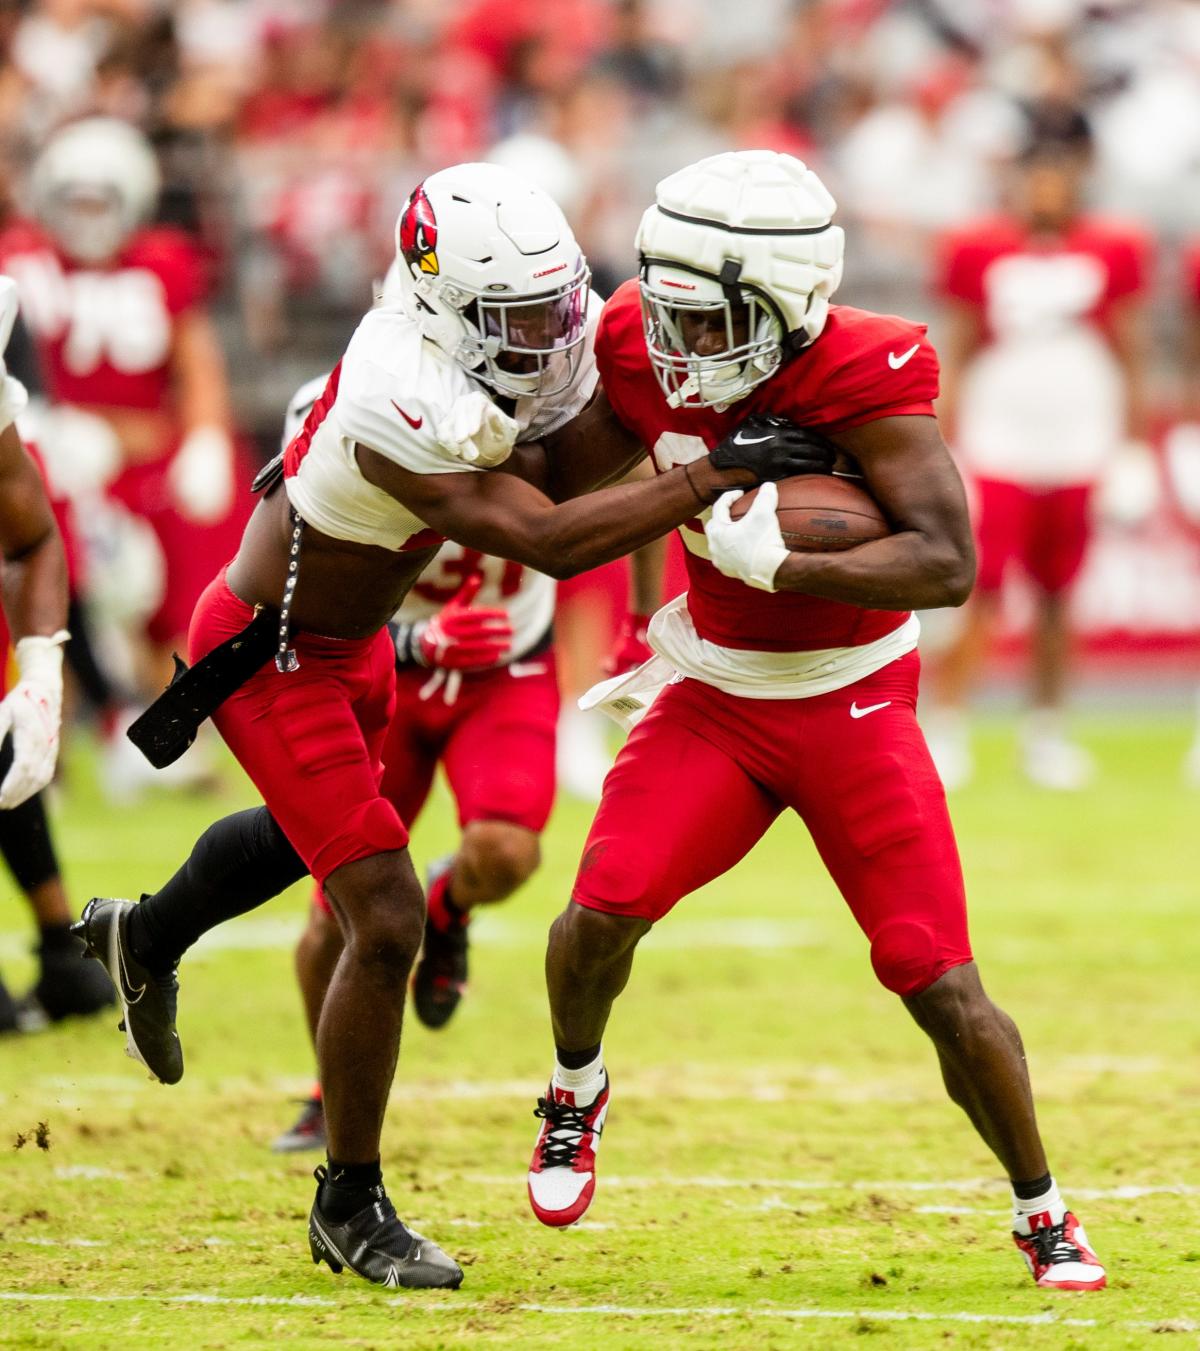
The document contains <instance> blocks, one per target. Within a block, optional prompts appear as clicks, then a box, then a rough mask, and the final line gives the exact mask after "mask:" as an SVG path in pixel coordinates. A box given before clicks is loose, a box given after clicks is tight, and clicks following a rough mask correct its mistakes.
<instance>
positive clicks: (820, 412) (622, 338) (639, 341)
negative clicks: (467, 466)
mask: <svg viewBox="0 0 1200 1351" xmlns="http://www.w3.org/2000/svg"><path fill="white" fill-rule="evenodd" d="M596 363H597V365H598V366H599V368H600V378H601V380H602V381H603V383H604V390H605V393H606V394H607V396H608V400H609V402H610V403H611V404H612V407H613V410H614V411H615V412H616V414H617V416H618V417H619V418H620V419H621V421H622V422H623V423H624V424H625V425H626V426H627V427H628V428H629V430H630V431H632V432H633V433H634V434H635V435H637V436H638V437H640V438H641V441H642V444H643V445H644V446H646V447H647V448H648V449H649V450H650V451H651V453H652V455H653V457H654V463H655V468H656V469H658V470H659V471H660V472H661V471H664V470H666V469H670V468H671V467H672V466H673V465H677V464H686V463H688V462H690V461H692V460H696V459H699V458H701V457H702V456H704V455H706V454H707V453H708V452H709V451H710V450H712V449H713V448H714V447H715V446H716V445H718V443H719V442H721V441H722V440H724V438H725V436H726V435H727V434H728V433H729V432H730V431H732V430H733V428H734V427H736V426H737V424H738V423H739V422H741V421H742V419H743V418H745V417H747V416H749V414H751V413H774V414H777V415H779V416H780V417H786V418H789V419H790V420H791V421H792V422H795V423H797V424H799V425H800V426H802V427H813V428H817V429H819V430H820V431H821V432H823V433H825V434H826V435H829V436H836V434H837V433H838V432H839V431H845V430H848V429H849V428H851V427H859V426H862V425H863V424H864V423H867V422H874V421H876V420H877V419H879V418H885V417H901V416H904V415H906V414H918V415H921V416H925V417H932V416H933V400H934V399H935V398H936V397H937V392H938V363H937V356H936V354H935V353H934V350H933V348H932V346H930V344H929V342H928V341H927V340H926V338H925V326H924V325H923V324H914V323H910V322H909V321H908V320H907V319H899V318H896V317H895V316H893V315H884V314H871V313H869V312H868V311H866V310H856V309H851V308H850V307H849V306H848V305H833V306H831V307H830V310H829V319H828V321H827V322H826V325H825V327H824V329H823V330H822V332H821V335H820V337H818V338H817V339H816V341H815V342H813V343H812V344H811V345H810V346H809V347H806V348H805V349H804V350H803V351H801V352H799V353H798V354H797V355H796V356H794V357H793V358H791V360H789V361H788V362H787V363H786V364H785V365H784V366H783V367H782V368H781V369H780V370H779V371H778V372H776V374H775V375H773V376H772V377H771V378H770V379H769V380H766V381H764V382H763V383H762V384H761V385H759V386H758V388H757V389H754V390H752V391H751V392H750V393H749V394H748V395H747V396H746V397H745V398H744V399H739V400H738V401H737V403H735V404H733V405H732V406H731V407H730V408H728V409H726V410H725V411H724V412H718V411H717V410H716V409H714V408H677V409H673V408H670V407H668V405H667V401H666V397H665V396H664V394H663V392H662V389H661V387H660V386H659V383H658V380H657V378H656V377H655V374H654V370H653V368H652V367H651V365H650V357H649V355H648V353H647V351H646V339H645V336H644V331H643V327H642V313H641V302H640V300H639V296H638V285H637V282H636V281H629V282H626V283H625V284H624V285H623V286H622V287H620V289H619V290H618V291H617V292H616V294H615V295H614V296H613V297H612V299H611V300H610V301H609V302H608V304H607V305H606V306H605V307H604V313H603V315H602V316H601V319H600V328H599V331H598V332H597V334H596ZM707 514H708V513H707V512H705V513H704V516H702V517H700V518H697V519H696V520H692V521H689V522H688V523H687V524H686V525H684V526H682V527H681V528H680V535H681V537H682V539H683V542H684V545H685V546H686V554H685V558H686V562H687V571H688V583H689V589H688V610H689V612H690V614H691V617H692V622H693V624H694V625H695V627H696V632H697V633H698V634H699V635H700V637H702V638H707V639H708V640H709V641H710V642H714V643H719V644H720V645H721V646H722V647H731V648H741V649H748V650H754V651H767V652H798V651H812V650H815V649H820V648H833V647H859V646H861V645H862V644H864V643H870V642H874V641H875V640H876V639H878V638H882V637H883V636H884V635H885V634H888V633H891V632H892V630H894V629H896V628H898V627H899V626H900V625H901V624H902V623H903V622H904V621H905V620H906V619H907V618H908V616H907V614H900V613H897V612H896V611H895V610H868V609H864V608H863V607H862V606H858V605H848V604H846V603H845V602H842V601H833V600H824V599H822V598H820V597H817V596H805V595H801V594H800V593H798V592H792V591H779V592H766V591H759V590H757V589H756V588H754V587H750V586H746V585H745V584H744V583H743V582H740V581H738V580H737V579H736V578H733V577H726V576H724V575H723V574H722V573H720V572H718V571H717V569H716V568H715V567H714V566H713V565H712V563H711V562H709V560H708V548H707V540H706V539H705V536H704V519H705V518H706V517H707Z"/></svg>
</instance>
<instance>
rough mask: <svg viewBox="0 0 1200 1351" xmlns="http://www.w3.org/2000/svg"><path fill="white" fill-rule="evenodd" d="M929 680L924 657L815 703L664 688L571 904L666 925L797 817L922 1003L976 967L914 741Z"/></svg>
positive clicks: (933, 785) (616, 783)
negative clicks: (782, 821)
mask: <svg viewBox="0 0 1200 1351" xmlns="http://www.w3.org/2000/svg"><path fill="white" fill-rule="evenodd" d="M919 671H920V662H919V659H918V657H917V654H916V653H915V652H913V653H910V654H909V655H908V656H905V657H901V658H900V659H899V660H898V661H894V662H892V663H891V664H890V665H889V666H886V667H884V669H883V670H881V671H877V672H876V673H875V674H874V675H872V676H868V677H867V678H866V679H865V680H860V681H858V682H857V683H855V684H853V685H847V686H846V687H845V688H844V689H840V690H835V691H834V692H833V693H831V694H823V695H818V696H816V697H815V698H811V699H778V700H766V699H741V698H737V697H736V696H734V695H729V694H722V693H721V692H720V691H719V690H716V689H713V688H712V687H711V686H709V685H704V684H702V683H700V682H699V681H696V680H684V681H682V682H681V683H679V684H677V685H668V686H667V688H666V689H665V690H664V691H663V692H662V693H661V694H660V695H659V696H658V698H657V699H656V700H655V702H654V706H653V707H652V708H651V710H650V712H649V713H648V714H647V715H646V717H645V718H644V719H643V720H642V722H641V723H639V724H638V726H637V727H636V728H635V729H634V731H633V733H632V734H631V736H630V738H629V740H628V741H627V742H626V744H625V748H624V749H623V750H622V751H621V754H620V755H619V756H618V757H617V762H616V764H615V765H614V766H613V769H612V771H611V772H610V774H609V776H608V778H607V780H606V781H605V784H604V796H603V798H602V800H601V802H600V808H599V811H598V812H597V815H596V820H595V822H594V824H593V826H592V829H591V833H590V834H589V836H588V840H587V844H586V845H585V847H584V853H583V860H582V862H581V863H580V867H579V874H578V877H577V878H576V882H575V890H574V893H573V899H574V900H575V901H577V902H578V903H579V904H580V905H583V906H587V907H589V908H590V909H593V910H602V911H604V912H606V913H608V914H615V915H628V916H630V917H632V918H639V919H645V920H650V921H651V922H653V921H656V920H659V919H661V918H662V917H663V916H664V915H665V914H666V913H667V912H668V911H669V910H670V909H671V907H672V906H673V905H674V904H675V903H676V901H678V900H679V899H680V897H682V896H685V895H687V893H688V892H691V891H695V890H696V888H697V887H701V886H703V885H704V884H705V883H706V882H710V881H711V880H712V879H713V878H715V877H719V876H720V875H721V874H722V873H725V872H727V871H728V870H729V869H730V868H732V867H733V865H734V864H735V863H737V862H738V861H739V860H740V859H742V858H743V857H745V855H746V854H747V853H748V852H749V851H750V849H751V848H752V847H753V845H754V844H755V842H756V841H757V840H758V839H759V838H760V837H761V836H762V835H763V834H764V832H765V831H766V829H767V827H768V826H769V825H770V824H771V822H772V821H774V820H775V818H776V817H777V816H778V815H779V813H780V812H781V811H782V810H783V809H784V808H785V807H790V808H791V809H792V810H793V811H795V812H796V813H797V814H798V815H799V816H800V818H801V819H802V820H803V822H804V824H805V825H806V826H807V827H808V830H809V833H810V834H811V836H812V838H813V842H814V843H815V844H816V846H817V850H818V852H819V853H820V855H821V858H822V860H823V861H824V863H825V866H826V867H827V868H828V869H829V872H830V875H831V876H832V877H833V880H834V881H835V882H836V883H837V886H838V889H839V890H840V891H841V893H842V895H843V897H845V900H846V903H847V904H848V905H849V906H850V909H851V911H853V914H854V918H855V919H856V920H857V921H858V924H859V927H860V928H861V929H862V931H863V932H864V933H865V934H866V936H867V938H868V939H869V940H870V943H871V961H872V964H873V966H874V968H875V972H876V974H877V975H878V977H879V979H880V980H881V981H882V983H883V984H884V985H886V986H887V988H888V989H890V990H894V991H895V992H896V993H898V994H902V995H909V994H915V993H917V992H919V991H921V990H923V989H925V988H926V987H927V986H929V985H931V984H932V983H933V982H934V981H935V980H937V979H938V977H939V976H942V975H944V974H945V972H947V971H948V970H950V968H951V967H955V966H961V965H962V964H963V963H964V962H969V961H970V960H971V945H970V940H969V939H968V936H967V911H966V900H965V897H964V894H963V881H962V869H961V867H960V865H959V860H958V850H957V847H956V846H955V842H954V832H953V830H952V828H951V825H950V817H949V814H948V813H947V810H946V796H945V793H944V792H943V790H942V784H941V780H940V779H939V778H938V775H937V771H936V770H935V769H934V767H933V762H932V760H931V759H930V757H929V751H928V750H927V748H926V746H925V739H924V737H923V736H922V734H921V729H920V728H919V727H918V726H917V719H916V712H915V708H916V699H917V680H918V674H919ZM856 712H857V714H858V715H857V716H855V713H856Z"/></svg>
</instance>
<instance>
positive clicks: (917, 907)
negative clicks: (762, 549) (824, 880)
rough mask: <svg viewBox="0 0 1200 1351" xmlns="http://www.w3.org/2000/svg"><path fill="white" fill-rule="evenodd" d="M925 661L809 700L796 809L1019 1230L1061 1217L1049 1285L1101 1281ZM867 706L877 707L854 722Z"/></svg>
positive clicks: (1046, 1265)
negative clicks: (1029, 1058)
mask: <svg viewBox="0 0 1200 1351" xmlns="http://www.w3.org/2000/svg"><path fill="white" fill-rule="evenodd" d="M918 670H919V663H918V661H917V658H916V654H915V653H914V654H910V656H908V657H905V658H902V659H901V660H900V661H898V662H893V663H892V664H891V665H890V666H888V667H886V668H884V670H882V671H879V672H877V673H876V674H875V675H873V676H870V677H868V678H867V679H865V680H862V681H859V682H857V683H856V684H854V685H851V686H848V687H847V688H846V689H843V690H838V691H836V692H835V693H834V694H830V695H825V696H821V697H820V698H817V699H813V700H811V701H808V702H809V705H810V706H809V708H808V709H807V710H806V712H805V715H804V716H805V722H804V728H803V736H804V744H805V746H806V749H807V755H808V760H807V763H808V764H809V765H810V766H812V767H813V769H814V773H813V774H812V775H810V776H806V779H805V781H804V782H802V783H800V784H798V786H797V790H796V793H795V795H794V797H793V799H792V805H794V806H795V807H796V808H797V810H798V811H800V813H801V815H802V816H803V817H804V819H805V822H806V823H807V825H808V827H809V829H810V831H811V832H812V836H813V841H814V843H815V844H816V846H817V849H818V851H819V852H820V854H821V857H822V859H823V860H824V862H825V864H826V866H827V867H828V868H829V871H830V874H831V875H832V876H833V879H834V881H835V882H836V883H837V885H838V888H839V889H840V890H841V892H842V895H843V896H844V897H845V898H846V901H847V903H848V904H849V905H850V908H851V910H852V911H853V913H854V917H855V919H856V920H857V921H858V923H859V925H860V927H861V928H862V930H863V932H864V933H865V934H866V936H867V938H868V939H869V940H870V944H871V964H872V966H873V967H874V969H875V974H876V976H877V977H878V979H879V981H880V982H881V984H883V985H884V986H885V987H886V988H887V989H889V990H891V991H892V992H893V993H895V994H897V995H899V996H900V997H901V999H902V1000H903V1001H904V1004H905V1007H906V1008H907V1009H908V1010H909V1012H910V1013H911V1014H912V1016H913V1018H914V1019H915V1020H916V1022H917V1023H918V1025H919V1026H920V1027H921V1028H922V1029H923V1030H924V1031H925V1032H926V1033H927V1034H928V1036H929V1038H930V1040H931V1041H932V1042H933V1044H934V1047H935V1049H936V1052H937V1056H938V1061H939V1063H940V1065H941V1069H942V1076H943V1079H944V1081H945V1085H946V1089H947V1092H948V1093H949V1095H950V1097H951V1099H952V1100H953V1101H954V1102H955V1103H957V1104H958V1105H959V1106H960V1107H961V1108H962V1109H963V1111H964V1112H965V1113H966V1115H967V1117H968V1118H969V1119H970V1121H971V1122H972V1124H973V1125H974V1126H975V1128H976V1130H977V1131H978V1132H979V1134H980V1136H981V1137H982V1138H983V1140H984V1142H985V1143H986V1144H987V1145H988V1146H989V1148H990V1149H991V1150H992V1151H993V1153H995V1155H996V1157H997V1158H998V1159H999V1160H1000V1162H1001V1164H1002V1165H1003V1166H1004V1168H1005V1170H1006V1172H1007V1174H1008V1176H1009V1178H1010V1179H1011V1181H1012V1185H1013V1192H1014V1207H1015V1211H1016V1220H1015V1228H1016V1231H1017V1233H1018V1234H1021V1236H1022V1237H1023V1238H1026V1239H1029V1241H1030V1242H1034V1240H1033V1239H1031V1238H1030V1237H1029V1236H1030V1233H1031V1226H1032V1227H1033V1228H1036V1227H1037V1222H1038V1221H1040V1220H1042V1218H1043V1216H1049V1217H1050V1218H1049V1219H1046V1220H1045V1221H1044V1223H1043V1224H1042V1227H1043V1228H1045V1229H1047V1231H1048V1235H1047V1236H1046V1237H1043V1238H1041V1239H1038V1240H1036V1243H1035V1247H1037V1245H1041V1246H1042V1247H1045V1249H1046V1251H1045V1253H1044V1254H1043V1257H1044V1258H1045V1260H1044V1261H1042V1265H1041V1269H1040V1270H1037V1271H1035V1275H1036V1276H1038V1278H1039V1280H1040V1283H1042V1284H1045V1285H1053V1286H1057V1287H1059V1288H1080V1289H1083V1288H1087V1289H1092V1288H1098V1286H1099V1285H1102V1284H1103V1281H1104V1272H1103V1269H1102V1268H1101V1267H1100V1266H1099V1264H1098V1263H1096V1261H1095V1257H1094V1255H1093V1254H1092V1253H1091V1252H1090V1249H1088V1248H1087V1244H1086V1239H1085V1238H1083V1237H1082V1231H1080V1233H1079V1234H1078V1235H1076V1234H1075V1221H1074V1219H1073V1217H1070V1216H1069V1215H1068V1213H1067V1212H1066V1210H1065V1208H1064V1207H1063V1206H1062V1203H1061V1201H1060V1200H1059V1199H1058V1193H1057V1190H1056V1189H1055V1188H1054V1185H1053V1182H1052V1180H1051V1179H1050V1177H1049V1173H1048V1169H1047V1165H1046V1155H1045V1151H1044V1149H1043V1146H1042V1141H1041V1137H1040V1135H1039V1133H1038V1128H1037V1120H1036V1116H1035V1113H1034V1106H1033V1095H1032V1091H1031V1088H1030V1084H1029V1075H1028V1070H1027V1067H1026V1063H1025V1053H1024V1048H1023V1046H1022V1044H1021V1038H1020V1034H1019V1033H1018V1031H1017V1028H1016V1026H1015V1024H1014V1023H1013V1021H1012V1019H1011V1018H1009V1017H1008V1015H1007V1014H1006V1013H1004V1012H1003V1011H1002V1010H1001V1009H999V1008H997V1006H996V1005H995V1004H993V1003H992V1001H991V1000H990V999H989V998H988V996H987V994H986V993H985V991H984V988H983V985H982V982H981V981H980V978H979V973H978V970H977V969H976V966H975V963H974V961H973V959H972V955H971V948H970V941H969V938H968V934H967V918H966V900H965V895H964V890H963V881H962V869H961V866H960V864H959V859H958V850H957V847H956V845H955V841H954V833H953V828H952V826H951V824H950V818H949V814H948V812H947V810H946V801H945V794H944V792H943V790H942V786H941V784H940V782H939V781H938V776H937V771H936V769H935V768H934V765H933V761H932V759H931V757H930V756H929V753H928V750H927V748H926V746H925V742H924V738H923V737H922V735H921V731H920V728H919V727H918V725H917V721H916V715H915V707H916V690H917V672H918ZM855 703H856V704H857V705H858V707H859V708H867V707H870V706H871V705H876V706H877V707H876V711H874V712H872V713H871V714H870V715H869V716H862V717H858V718H851V716H850V709H851V707H852V705H853V704H855ZM1022 1230H1023V1231H1024V1232H1023V1234H1022ZM1050 1230H1053V1233H1049V1231H1050ZM1018 1241H1019V1242H1020V1239H1019V1240H1018ZM1047 1245H1048V1246H1047ZM1056 1245H1057V1246H1056ZM1039 1250H1040V1249H1039ZM1022 1252H1023V1253H1025V1252H1026V1248H1025V1247H1024V1246H1022ZM1026 1255H1028V1254H1027V1253H1026ZM1051 1259H1053V1260H1051ZM1039 1260H1040V1259H1039ZM1083 1268H1086V1269H1085V1270H1083Z"/></svg>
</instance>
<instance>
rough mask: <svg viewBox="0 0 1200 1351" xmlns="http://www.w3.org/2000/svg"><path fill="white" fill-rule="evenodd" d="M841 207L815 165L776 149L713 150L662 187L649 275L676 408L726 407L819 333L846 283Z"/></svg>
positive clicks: (661, 376)
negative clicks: (837, 220) (836, 219)
mask: <svg viewBox="0 0 1200 1351" xmlns="http://www.w3.org/2000/svg"><path fill="white" fill-rule="evenodd" d="M835 209H836V203H835V202H834V200H833V198H832V197H831V196H830V195H829V193H828V191H827V190H826V188H825V186H824V184H823V183H822V182H821V180H820V179H819V178H818V177H817V176H816V174H815V173H813V171H812V170H811V169H809V168H808V167H807V166H806V165H805V164H803V163H802V162H801V161H800V160H798V159H796V158H795V157H794V156H792V155H780V154H776V153H774V152H773V151H769V150H739V151H730V152H728V153H726V154H723V155H713V156H710V157H709V158H708V159H703V160H700V161H699V163H697V164H692V165H689V166H688V168H686V169H681V170H679V172H678V173H674V174H672V175H671V176H670V177H669V178H664V179H663V180H662V182H661V183H659V185H658V187H657V188H656V190H655V203H654V205H653V206H652V207H650V209H649V210H648V211H647V212H646V214H645V215H644V216H643V217H642V223H641V225H640V226H639V228H638V234H637V249H638V259H639V269H638V277H639V283H640V287H641V295H642V313H643V317H644V320H645V329H646V346H647V348H648V350H649V354H650V361H651V364H652V365H653V367H654V372H655V374H656V375H657V377H658V382H659V384H660V385H661V386H662V389H663V392H664V393H665V394H666V396H667V402H668V403H669V404H670V405H671V407H673V408H678V407H681V406H690V407H704V408H713V407H715V408H724V407H727V406H728V405H729V404H731V403H734V402H735V401H736V400H738V399H741V398H743V397H745V395H747V394H749V392H750V391H751V390H752V389H753V388H754V387H755V386H756V385H760V384H761V383H762V382H763V381H764V380H766V379H769V378H770V376H772V375H773V374H774V373H775V371H777V370H778V369H779V367H780V365H781V364H782V363H783V360H784V358H785V357H787V356H790V355H792V353H794V352H796V351H798V350H799V349H800V348H802V347H806V346H807V345H808V344H809V343H810V342H812V341H813V339H814V338H816V337H817V335H818V334H819V333H820V332H821V329H822V328H823V327H824V326H825V319H826V316H827V314H828V311H829V297H830V296H831V295H832V294H833V292H834V291H835V290H836V289H837V285H838V283H839V282H840V281H841V279H842V250H843V246H844V236H843V233H842V230H841V227H840V226H837V225H834V224H832V217H833V213H834V211H835ZM705 348H707V349H708V350H704V349H705Z"/></svg>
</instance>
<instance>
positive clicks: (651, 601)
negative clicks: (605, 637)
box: [604, 460, 667, 676]
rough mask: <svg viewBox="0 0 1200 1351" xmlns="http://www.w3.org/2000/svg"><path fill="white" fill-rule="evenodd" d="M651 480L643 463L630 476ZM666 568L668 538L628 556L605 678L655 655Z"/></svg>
mask: <svg viewBox="0 0 1200 1351" xmlns="http://www.w3.org/2000/svg"><path fill="white" fill-rule="evenodd" d="M629 477H630V478H632V479H650V478H653V477H654V469H653V467H652V466H651V464H650V462H649V460H643V461H642V462H641V464H639V465H638V466H637V467H636V468H635V469H634V470H633V473H632V474H631V475H630V476H629ZM666 567H667V537H666V536H665V535H664V536H663V537H662V538H661V539H655V540H651V541H650V543H649V544H643V545H642V547H641V548H640V549H635V550H634V551H633V553H631V554H630V555H629V601H628V609H627V610H626V612H625V615H624V617H623V618H622V620H621V625H620V628H619V629H618V630H617V636H616V638H615V639H614V641H613V645H612V649H611V651H610V652H609V654H608V656H607V657H606V658H605V659H604V674H605V675H610V676H612V675H624V673H625V672H626V671H632V670H633V668H634V667H635V666H640V665H641V664H642V662H644V661H649V660H650V658H651V657H652V656H653V655H654V649H653V648H652V647H651V646H650V643H649V639H648V637H647V635H648V632H649V629H650V618H651V616H652V615H653V614H654V612H655V610H657V609H658V607H659V606H660V605H661V604H662V590H663V575H664V574H665V572H666Z"/></svg>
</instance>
